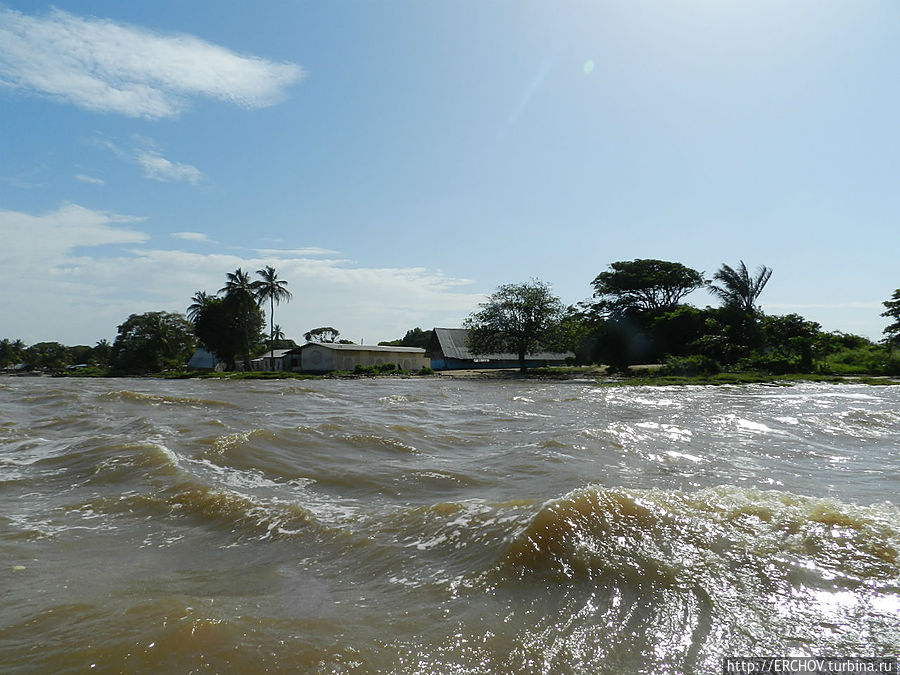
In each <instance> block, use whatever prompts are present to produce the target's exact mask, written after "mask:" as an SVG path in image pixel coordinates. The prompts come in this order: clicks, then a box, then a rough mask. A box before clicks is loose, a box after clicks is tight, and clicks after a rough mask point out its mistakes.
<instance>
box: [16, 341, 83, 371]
mask: <svg viewBox="0 0 900 675" xmlns="http://www.w3.org/2000/svg"><path fill="white" fill-rule="evenodd" d="M25 362H26V363H27V364H28V365H30V366H32V367H33V368H41V369H45V370H60V369H62V368H65V367H66V366H68V365H71V364H72V360H71V357H70V355H69V348H68V347H66V346H65V345H62V344H60V343H59V342H38V343H36V344H33V345H31V346H30V347H28V348H27V349H26V350H25Z"/></svg>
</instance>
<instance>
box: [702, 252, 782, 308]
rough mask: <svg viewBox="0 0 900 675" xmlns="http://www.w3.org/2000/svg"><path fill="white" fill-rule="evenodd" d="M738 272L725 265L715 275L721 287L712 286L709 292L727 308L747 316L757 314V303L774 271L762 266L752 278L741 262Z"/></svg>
mask: <svg viewBox="0 0 900 675" xmlns="http://www.w3.org/2000/svg"><path fill="white" fill-rule="evenodd" d="M740 262H741V265H740V267H739V268H738V269H737V270H734V269H732V268H731V267H729V266H728V265H725V264H723V265H722V267H721V268H720V269H719V271H718V272H716V273H715V274H714V275H713V278H714V279H715V280H716V281H718V282H719V284H720V285H716V284H710V285H709V290H710V291H712V292H713V293H715V294H716V295H718V296H719V297H720V298H721V299H722V302H723V303H724V304H725V306H726V307H734V308H736V309H740V310H741V311H743V312H746V313H747V314H753V313H754V312H756V301H757V299H758V298H759V296H760V294H761V293H762V291H763V288H765V286H766V284H767V283H768V281H769V277H771V276H772V270H771V269H770V268H768V267H766V266H765V265H761V266H760V267H759V268H758V269H757V270H756V275H755V276H754V277H752V278H751V277H750V273H749V272H748V271H747V266H746V265H745V264H744V261H743V260H741V261H740Z"/></svg>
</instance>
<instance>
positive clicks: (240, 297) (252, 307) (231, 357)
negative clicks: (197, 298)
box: [194, 270, 264, 370]
mask: <svg viewBox="0 0 900 675" xmlns="http://www.w3.org/2000/svg"><path fill="white" fill-rule="evenodd" d="M237 271H238V272H240V270H237ZM228 276H229V277H232V276H235V275H231V274H229V275H228ZM248 283H249V282H248ZM263 325H264V319H263V315H262V312H261V311H260V310H259V307H258V306H257V304H256V301H255V300H254V299H253V296H252V295H251V293H250V292H249V291H247V290H245V289H243V288H241V287H240V284H238V283H237V282H235V284H234V287H233V288H232V289H231V290H230V291H228V292H227V294H226V295H225V297H224V298H210V299H209V301H208V302H207V303H206V305H205V307H204V308H203V309H202V310H200V311H199V312H198V313H197V317H196V319H195V320H194V334H195V335H196V336H197V337H198V338H199V339H200V341H201V342H202V343H203V346H204V348H206V349H207V350H209V351H210V352H213V353H214V354H215V355H216V356H217V357H218V358H219V359H221V360H222V361H225V363H226V364H227V368H228V370H234V367H235V363H236V361H237V359H239V358H242V359H243V360H244V367H245V369H246V368H249V361H250V354H251V352H252V351H253V349H254V347H255V346H256V345H258V344H260V343H261V342H262V330H263Z"/></svg>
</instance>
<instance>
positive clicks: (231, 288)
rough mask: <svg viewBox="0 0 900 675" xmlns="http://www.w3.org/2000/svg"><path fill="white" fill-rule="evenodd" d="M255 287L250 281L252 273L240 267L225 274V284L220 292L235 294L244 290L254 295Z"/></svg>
mask: <svg viewBox="0 0 900 675" xmlns="http://www.w3.org/2000/svg"><path fill="white" fill-rule="evenodd" d="M253 287H254V284H253V283H251V281H250V273H249V272H244V271H243V270H242V269H241V268H240V267H238V268H237V269H236V270H235V271H234V272H228V273H227V274H226V275H225V286H223V287H222V288H220V289H219V293H224V294H225V295H234V294H235V293H237V292H241V291H243V292H245V293H249V294H250V295H253V294H254V290H253Z"/></svg>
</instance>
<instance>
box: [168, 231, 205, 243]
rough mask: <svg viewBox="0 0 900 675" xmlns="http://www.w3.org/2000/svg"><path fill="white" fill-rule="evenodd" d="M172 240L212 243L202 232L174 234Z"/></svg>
mask: <svg viewBox="0 0 900 675" xmlns="http://www.w3.org/2000/svg"><path fill="white" fill-rule="evenodd" d="M172 238H173V239H181V240H182V241H200V242H210V241H212V240H211V239H210V238H209V237H208V236H207V235H205V234H203V233H202V232H173V233H172Z"/></svg>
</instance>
